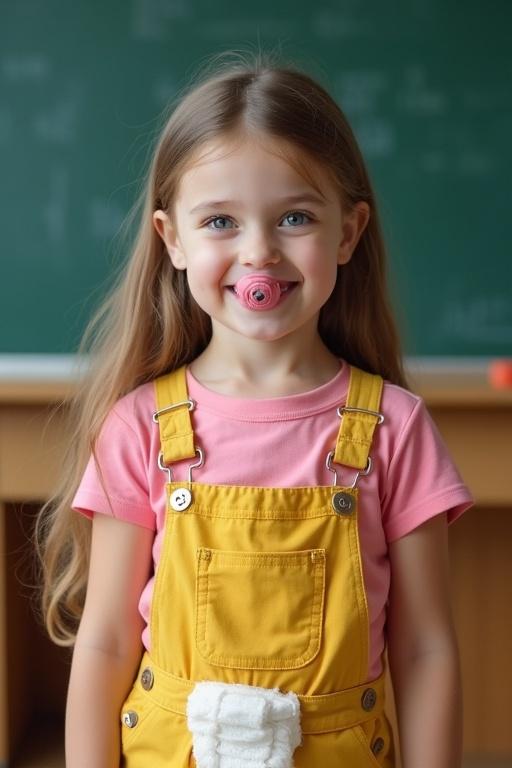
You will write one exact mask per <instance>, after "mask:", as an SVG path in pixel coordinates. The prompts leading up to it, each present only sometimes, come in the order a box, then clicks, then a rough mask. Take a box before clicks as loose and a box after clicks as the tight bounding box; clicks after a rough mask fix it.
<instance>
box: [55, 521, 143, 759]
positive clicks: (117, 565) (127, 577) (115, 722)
mask: <svg viewBox="0 0 512 768" xmlns="http://www.w3.org/2000/svg"><path fill="white" fill-rule="evenodd" d="M92 526H93V528H92V545H91V559H90V566H89V579H88V585H87V596H86V600H85V606H84V612H83V615H82V619H81V622H80V627H79V630H78V634H77V638H76V643H75V649H74V652H73V662H72V665H71V675H70V680H69V688H68V697H67V707H66V735H65V741H66V768H119V763H120V734H121V721H120V711H121V705H122V703H123V701H124V699H125V698H126V696H127V694H128V692H129V690H130V688H131V686H132V683H133V680H134V677H135V674H136V670H137V666H138V664H139V661H140V658H141V655H142V652H143V647H142V642H141V633H142V630H143V621H142V618H141V616H140V614H139V611H138V604H139V599H140V595H141V593H142V590H143V589H144V586H145V585H146V583H147V581H148V579H149V577H150V574H151V563H152V556H151V550H152V545H153V541H154V535H155V533H154V531H152V530H150V529H149V528H144V527H142V526H139V525H133V524H131V523H127V522H124V521H120V520H117V519H116V518H113V517H110V516H109V515H104V514H96V515H95V516H94V518H93V522H92Z"/></svg>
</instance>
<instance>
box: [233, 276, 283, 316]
mask: <svg viewBox="0 0 512 768" xmlns="http://www.w3.org/2000/svg"><path fill="white" fill-rule="evenodd" d="M234 289H235V293H236V295H237V298H238V300H239V301H240V303H241V304H243V306H244V307H246V308H247V309H256V310H259V309H274V307H275V306H276V305H277V304H278V303H279V299H280V298H281V286H280V285H279V281H278V280H274V279H273V278H271V277H268V275H257V274H253V275H245V276H244V277H241V278H240V280H237V282H236V283H235V285H234Z"/></svg>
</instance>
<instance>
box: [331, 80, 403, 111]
mask: <svg viewBox="0 0 512 768" xmlns="http://www.w3.org/2000/svg"><path fill="white" fill-rule="evenodd" d="M389 86H390V83H389V75H388V74H387V73H386V72H383V71H382V70H356V71H354V72H341V73H339V74H338V76H337V77H336V80H335V84H334V87H335V92H336V96H337V97H339V101H340V106H341V108H342V109H343V110H345V111H346V112H347V114H350V115H355V114H358V113H363V114H364V113H369V112H374V111H375V110H376V109H377V108H378V101H379V99H380V98H381V96H382V95H383V94H384V93H385V92H386V90H387V89H388V88H389Z"/></svg>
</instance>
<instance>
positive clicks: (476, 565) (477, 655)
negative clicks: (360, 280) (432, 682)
mask: <svg viewBox="0 0 512 768" xmlns="http://www.w3.org/2000/svg"><path fill="white" fill-rule="evenodd" d="M410 378H411V382H412V388H413V389H414V391H416V392H418V393H419V394H421V395H422V396H423V397H424V398H425V400H426V402H427V405H428V407H429V410H430V412H431V414H432V416H433V418H434V420H435V422H436V423H437V425H438V427H439V429H440V431H441V433H442V435H443V437H444V438H445V440H446V442H447V444H448V447H449V449H450V451H451V453H452V455H453V457H454V459H455V461H456V463H457V465H458V467H459V469H460V471H461V474H462V476H463V477H464V479H465V481H466V482H467V484H468V485H469V486H470V488H471V490H472V492H473V495H474V496H475V499H476V502H477V506H476V507H475V508H474V509H473V510H470V511H469V512H468V513H466V515H464V516H463V517H462V519H461V520H460V521H458V522H457V523H456V524H455V526H453V528H451V529H450V548H451V552H452V582H453V605H454V612H455V618H456V625H457V631H458V635H459V640H460V646H461V660H462V667H463V677H464V709H465V750H466V752H467V754H468V759H467V761H466V763H465V765H468V766H469V765H471V766H477V765H478V766H479V768H480V766H481V767H482V768H491V766H494V765H496V766H498V765H500V761H503V764H507V761H508V764H512V732H511V730H510V727H509V722H510V714H509V713H510V707H509V691H510V690H511V687H512V674H511V669H512V665H511V663H510V648H512V621H511V612H510V608H509V606H510V605H511V604H512V593H511V586H510V585H512V562H511V558H510V555H509V553H510V545H511V542H512V514H511V512H512V480H511V478H512V471H511V469H512V448H511V446H512V391H495V390H493V389H492V388H491V387H490V386H489V385H488V384H487V382H486V379H485V372H484V371H479V372H478V373H473V374H470V373H467V372H466V373H464V374H462V375H460V374H459V375H457V374H456V373H454V372H451V373H450V372H447V373H444V374H443V373H439V372H438V373H435V374H432V373H430V374H429V373H428V372H423V373H418V372H416V373H415V374H414V375H413V376H411V377H410ZM72 387H73V384H72V382H70V381H64V380H58V381H53V382H52V381H51V380H48V379H46V380H44V381H37V380H33V381H27V380H21V379H19V380H15V379H13V378H11V379H10V380H5V379H4V380H1V379H0V546H1V551H2V553H3V559H4V562H3V563H2V567H0V768H1V767H2V761H4V763H6V761H7V759H8V756H12V755H14V753H15V751H16V748H17V747H18V746H19V745H20V744H23V743H25V752H26V754H27V755H28V756H26V757H21V753H20V760H21V761H22V762H14V763H11V765H14V766H18V765H19V766H20V768H21V766H25V765H26V766H29V765H32V764H33V765H36V764H37V765H41V768H42V766H43V764H44V765H48V766H50V765H52V766H53V765H55V768H57V767H58V768H60V767H61V766H62V765H63V764H62V761H61V758H59V756H58V754H56V753H55V752H53V753H52V749H51V748H48V749H49V751H48V762H47V763H36V762H33V763H32V762H30V760H33V759H35V758H34V757H30V754H29V753H30V744H31V743H32V742H30V744H29V743H27V741H26V738H23V734H24V731H25V732H26V731H27V729H28V728H29V727H31V726H29V717H30V716H31V717H34V716H35V717H36V720H37V717H38V716H39V714H38V711H37V709H36V710H34V707H36V708H37V707H40V708H43V709H44V710H47V709H50V710H52V711H54V710H55V709H57V710H58V708H59V706H60V708H61V712H62V710H63V706H64V697H63V691H64V690H65V675H66V664H68V663H69V662H68V660H67V659H66V662H65V663H64V664H63V663H62V662H61V660H60V659H59V653H60V654H61V655H62V652H60V651H59V650H58V649H52V648H51V647H50V646H49V645H48V646H46V645H45V643H44V641H42V639H41V638H39V639H38V640H37V643H38V648H39V647H41V648H43V649H46V650H43V651H42V652H41V654H37V655H35V657H34V658H32V659H31V662H32V663H33V667H29V668H28V669H29V670H30V671H27V665H26V663H25V662H26V654H27V652H28V651H27V647H28V646H29V645H30V643H31V642H32V638H33V637H34V632H40V631H41V630H40V628H38V627H36V626H35V624H34V623H33V620H32V619H31V618H30V616H29V612H28V611H27V605H26V594H24V593H23V589H20V585H19V582H18V581H17V579H16V578H14V577H13V574H12V566H13V565H14V564H15V563H16V557H17V553H18V552H19V550H20V546H21V543H22V542H23V537H24V536H27V535H28V534H27V533H26V531H25V533H23V530H24V527H25V518H26V511H22V510H21V506H20V505H21V504H23V505H25V504H26V503H27V502H32V503H34V504H37V503H38V502H40V501H41V500H44V499H45V498H46V497H47V496H48V495H49V494H50V493H51V491H52V489H53V485H54V482H55V478H56V477H57V472H58V468H59V465H60V460H61V456H62V453H63V451H64V450H65V447H66V440H67V435H66V428H65V423H64V419H63V412H62V410H60V411H57V412H56V413H54V414H53V416H52V417H51V419H50V414H51V413H52V408H54V407H55V406H56V405H57V404H58V403H59V402H61V400H62V398H63V397H65V396H67V395H69V393H70V392H71V391H72ZM36 509H37V507H34V508H33V512H34V514H35V510H36ZM6 555H7V559H6ZM8 618H9V620H8ZM2 627H3V631H2ZM6 628H7V629H6ZM39 644H41V645H39ZM6 651H8V653H6ZM52 654H53V655H52ZM39 655H40V656H41V658H38V656H39ZM52 675H53V678H52ZM55 681H58V682H57V684H56V683H55ZM34 685H36V686H38V688H39V689H41V690H52V689H54V690H55V691H56V692H57V693H56V696H57V698H58V697H59V696H60V697H61V702H60V704H59V702H58V701H51V700H48V699H45V698H44V696H43V697H42V699H40V700H39V701H35V700H34V695H33V688H34ZM8 692H9V700H8ZM43 714H44V712H43ZM41 716H42V715H41ZM41 738H42V739H43V741H44V734H43V736H42V737H41ZM33 743H34V744H35V743H37V741H34V742H33ZM27 750H28V751H27ZM41 754H43V753H41ZM52 754H53V755H54V756H53V757H52ZM470 755H475V756H476V755H480V757H479V758H476V757H475V762H471V761H470ZM41 759H42V757H41ZM45 760H46V758H45ZM23 761H24V762H23ZM52 761H53V762H52Z"/></svg>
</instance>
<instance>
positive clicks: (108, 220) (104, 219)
mask: <svg viewBox="0 0 512 768" xmlns="http://www.w3.org/2000/svg"><path fill="white" fill-rule="evenodd" d="M124 217H125V212H124V211H123V210H122V208H121V206H119V205H116V204H115V203H113V202H112V201H111V200H105V199H104V198H93V199H92V200H91V203H90V206H89V218H90V231H91V234H92V236H93V237H97V238H101V239H102V238H110V237H113V236H114V235H116V234H117V232H118V231H119V229H120V227H121V224H122V223H123V219H124Z"/></svg>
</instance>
